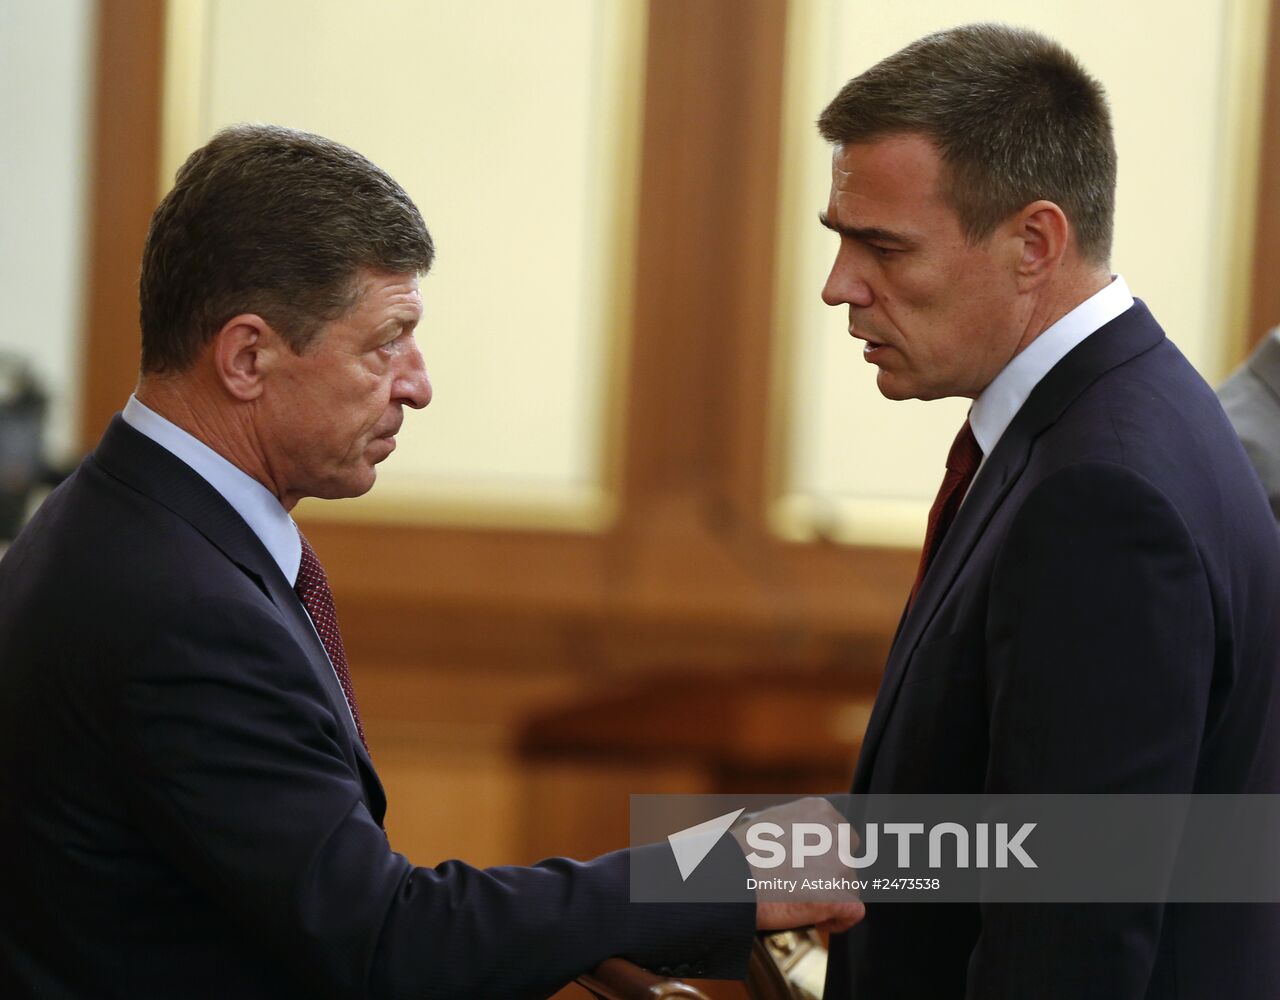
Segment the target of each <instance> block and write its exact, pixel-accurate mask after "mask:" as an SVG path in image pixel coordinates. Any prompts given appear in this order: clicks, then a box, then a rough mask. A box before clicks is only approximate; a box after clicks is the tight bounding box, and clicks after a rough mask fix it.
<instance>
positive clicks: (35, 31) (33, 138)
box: [0, 0, 94, 462]
mask: <svg viewBox="0 0 1280 1000" xmlns="http://www.w3.org/2000/svg"><path fill="white" fill-rule="evenodd" d="M93 15H94V5H93V4H92V3H90V2H89V0H47V2H42V3H21V2H17V0H4V2H0V122H3V123H4V135H3V139H2V140H0V148H2V149H3V152H0V301H3V302H4V304H5V308H4V317H3V320H2V321H0V351H4V352H12V353H14V354H18V355H20V356H21V357H23V358H25V359H26V360H27V361H28V363H29V364H30V365H31V366H32V367H33V368H34V370H35V372H36V374H37V376H38V377H39V379H40V382H41V384H42V386H43V387H44V389H45V391H46V392H48V393H49V396H50V414H49V427H48V439H47V441H46V445H47V448H46V450H47V452H48V455H49V457H50V458H51V459H53V460H55V461H57V462H66V461H67V460H69V459H71V458H73V457H75V445H76V436H77V431H78V420H79V403H80V338H81V324H82V322H83V304H84V303H83V283H84V233H85V218H84V216H85V191H86V188H87V184H88V176H89V166H90V165H89V162H88V154H89V132H90V129H89V109H90V106H91V101H92V91H91V85H92V80H91V77H92V64H93V60H92V54H93V42H94V16H93Z"/></svg>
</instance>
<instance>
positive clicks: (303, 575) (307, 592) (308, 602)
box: [293, 531, 369, 750]
mask: <svg viewBox="0 0 1280 1000" xmlns="http://www.w3.org/2000/svg"><path fill="white" fill-rule="evenodd" d="M298 537H299V538H300V539H301V540H302V563H301V565H299V566H298V582H297V583H295V584H294V585H293V589H294V590H296V591H297V592H298V598H299V599H300V600H301V601H302V606H303V607H304V608H306V609H307V614H309V615H310V616H311V623H312V624H313V625H315V627H316V633H317V634H318V635H319V636H320V641H321V642H322V643H324V651H325V652H326V653H328V654H329V662H330V663H332V664H333V672H334V673H335V674H337V675H338V683H339V684H341V685H342V693H343V694H344V695H345V696H346V699H347V705H348V707H349V708H350V709H351V718H353V719H354V720H355V723H356V732H357V733H359V734H360V742H361V743H363V744H364V748H365V749H366V750H368V749H369V744H368V741H366V740H365V738H364V725H363V724H362V723H361V722H360V709H359V708H357V707H356V690H355V688H354V687H353V686H352V684H351V670H350V668H348V666H347V651H346V650H345V649H344V648H343V646H342V633H341V632H339V631H338V614H337V612H336V611H335V610H334V607H333V591H331V590H330V589H329V578H328V577H327V576H325V575H324V567H323V566H321V565H320V560H319V559H317V558H316V550H315V549H313V548H312V547H311V543H310V542H308V541H307V536H306V535H304V534H303V533H302V532H301V531H299V532H298Z"/></svg>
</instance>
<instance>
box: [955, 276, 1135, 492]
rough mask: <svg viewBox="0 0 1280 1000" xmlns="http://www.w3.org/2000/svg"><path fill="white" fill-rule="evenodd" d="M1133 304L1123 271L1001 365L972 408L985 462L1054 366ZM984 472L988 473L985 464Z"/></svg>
mask: <svg viewBox="0 0 1280 1000" xmlns="http://www.w3.org/2000/svg"><path fill="white" fill-rule="evenodd" d="M1132 306H1133V296H1132V295H1131V294H1129V286H1128V285H1127V284H1125V280H1124V278H1122V277H1120V275H1118V274H1117V275H1115V276H1114V277H1113V278H1112V280H1111V283H1110V284H1108V285H1107V286H1106V287H1105V288H1103V289H1101V290H1100V291H1097V292H1095V293H1094V294H1093V295H1091V296H1089V298H1087V299H1085V300H1084V301H1083V302H1081V303H1080V304H1079V305H1078V306H1076V307H1075V308H1074V309H1072V310H1071V311H1070V312H1069V313H1067V314H1066V315H1065V316H1063V317H1062V318H1061V319H1060V320H1058V321H1057V322H1056V323H1054V324H1053V325H1052V326H1050V327H1049V328H1048V329H1046V330H1045V331H1044V332H1043V333H1042V334H1040V336H1038V337H1036V339H1035V340H1033V341H1031V343H1030V344H1028V345H1027V346H1026V347H1025V348H1024V349H1023V350H1022V351H1021V352H1020V353H1019V354H1017V355H1016V356H1015V357H1014V359H1013V360H1012V361H1010V362H1009V363H1008V364H1007V365H1005V366H1004V368H1003V369H1001V371H1000V374H999V375H997V376H996V377H995V378H993V379H992V380H991V384H990V385H988V386H987V387H986V388H985V389H983V390H982V394H981V395H979V396H978V398H977V399H975V400H974V401H973V407H972V408H971V409H970V410H969V426H970V427H971V428H973V436H974V437H975V438H977V439H978V445H979V447H981V448H982V464H983V465H985V464H986V461H987V456H988V455H990V454H991V452H992V451H993V450H994V449H995V446H996V444H997V442H999V440H1000V438H1001V436H1002V435H1003V434H1004V432H1005V431H1006V430H1007V429H1008V427H1009V424H1011V423H1012V422H1013V418H1014V417H1015V416H1017V413H1018V411H1019V410H1020V409H1022V404H1023V403H1025V402H1026V401H1027V397H1028V396H1030V395H1031V390H1033V389H1034V388H1035V387H1036V386H1037V385H1038V384H1039V382H1040V380H1041V379H1042V378H1044V377H1045V376H1046V375H1048V374H1049V370H1050V369H1051V368H1053V366H1054V365H1056V364H1057V363H1058V362H1059V361H1061V360H1062V359H1063V358H1065V357H1066V356H1067V354H1069V353H1070V352H1071V350H1072V348H1074V347H1075V346H1076V345H1077V344H1079V343H1080V342H1081V341H1083V340H1084V339H1085V338H1086V337H1088V336H1090V335H1091V334H1092V333H1094V332H1095V331H1097V330H1098V329H1100V328H1101V327H1103V326H1105V325H1106V324H1107V323H1110V322H1111V321H1112V320H1113V319H1115V318H1116V317H1117V316H1119V315H1120V314H1121V313H1123V312H1125V311H1126V310H1128V309H1129V308H1130V307H1132ZM978 471H979V472H981V471H982V466H981V465H980V466H978Z"/></svg>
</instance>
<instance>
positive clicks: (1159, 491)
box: [827, 302, 1280, 1000]
mask: <svg viewBox="0 0 1280 1000" xmlns="http://www.w3.org/2000/svg"><path fill="white" fill-rule="evenodd" d="M1278 672H1280V544H1278V543H1277V536H1276V531H1275V526H1274V525H1273V523H1272V521H1271V516H1270V512H1269V510H1268V508H1267V502H1266V498H1265V497H1264V496H1263V494H1262V491H1261V489H1260V487H1259V485H1258V482H1257V479H1256V477H1255V476H1254V475H1253V474H1252V472H1251V471H1250V469H1249V466H1248V463H1247V460H1246V458H1245V455H1244V453H1243V451H1242V450H1241V447H1240V444H1239V442H1238V441H1237V440H1236V436H1235V434H1234V433H1233V431H1232V429H1231V426H1230V424H1229V423H1228V422H1227V420H1226V417H1225V416H1224V415H1223V412H1222V409H1221V407H1220V406H1219V405H1218V402H1217V400H1216V399H1215V397H1214V395H1213V392H1212V390H1211V389H1210V388H1209V387H1208V386H1207V385H1206V384H1205V383H1204V382H1203V380H1202V379H1201V378H1200V377H1199V376H1198V375H1197V374H1196V373H1195V371H1194V370H1193V369H1192V368H1191V366H1190V365H1189V364H1188V363H1187V361H1186V359H1185V358H1183V356H1182V355H1181V354H1180V353H1179V351H1178V350H1177V348H1175V347H1174V346H1173V344H1171V343H1170V342H1169V341H1168V340H1166V339H1165V336H1164V334H1163V332H1162V331H1161V329H1160V327H1159V326H1158V325H1157V323H1156V322H1155V320H1154V319H1153V318H1152V317H1151V314H1150V313H1149V312H1148V311H1147V309H1146V307H1145V306H1144V305H1142V304H1141V303H1140V302H1139V303H1137V304H1135V305H1134V306H1133V308H1131V309H1129V310H1128V311H1127V312H1125V313H1124V314H1122V315H1121V316H1119V317H1117V318H1116V319H1115V320H1113V321H1112V322H1110V323H1108V324H1107V325H1106V326H1104V327H1102V328H1101V329H1100V330H1098V331H1097V332H1096V333H1094V334H1093V335H1092V336H1090V337H1088V338H1087V339H1086V340H1084V341H1083V342H1082V343H1081V344H1079V345H1078V346H1077V347H1076V348H1075V349H1074V350H1072V351H1071V352H1070V353H1069V354H1068V355H1067V356H1066V357H1064V358H1063V359H1062V360H1061V361H1060V362H1059V363H1058V364H1057V365H1056V366H1055V367H1054V368H1053V369H1052V370H1051V371H1050V372H1049V373H1048V374H1047V375H1046V376H1045V378H1044V379H1043V380H1042V381H1041V382H1040V384H1039V385H1037V386H1036V388H1035V389H1034V391H1033V392H1032V393H1031V395H1030V397H1029V398H1028V399H1027V401H1026V403H1025V404H1024V405H1023V407H1022V409H1021V410H1020V411H1019V412H1018V414H1017V415H1016V416H1015V418H1014V420H1013V422H1012V423H1011V424H1010V426H1009V428H1008V429H1007V430H1006V432H1005V434H1004V436H1003V437H1001V438H1000V440H999V443H998V444H997V445H996V446H995V448H994V449H993V450H992V453H991V455H990V456H988V458H987V462H986V465H985V466H984V468H983V469H982V471H981V473H980V474H979V476H978V478H977V479H976V480H975V481H974V484H973V487H972V489H971V491H970V494H969V496H968V497H967V498H966V500H965V503H964V505H963V506H962V508H961V509H960V512H959V514H958V516H957V518H956V520H955V522H954V523H953V525H952V527H951V529H950V531H949V532H948V533H947V535H946V537H945V538H944V540H943V542H942V545H941V547H940V548H939V550H938V552H937V554H936V556H935V559H934V562H933V564H932V565H931V567H930V569H929V572H928V574H927V576H926V577H925V580H924V582H923V585H922V588H921V590H920V592H919V595H918V598H917V600H916V601H915V603H914V604H913V605H912V606H911V607H910V608H909V610H908V611H907V612H906V614H905V616H904V618H903V620H902V622H901V625H900V626H899V631H898V634H897V636H896V638H895V640H894V643H893V646H892V648H891V651H890V653H889V658H888V662H887V665H886V667H885V672H884V677H883V680H882V682H881V687H880V691H879V694H878V695H877V698H876V703H875V707H874V710H873V712H872V715H871V719H870V722H869V724H868V729H867V733H866V737H865V740H864V743H863V747H862V752H861V755H860V759H859V761H858V766H857V769H856V771H855V776H854V781H853V792H854V793H855V794H868V793H881V792H894V793H942V792H954V793H962V794H966V793H981V792H990V793H1011V794H1013V793H1035V792H1043V793H1085V792H1129V793H1185V792H1218V793H1254V792H1277V791H1280V683H1278ZM1278 849H1280V848H1278ZM827 996H828V998H829V1000H839V998H842V997H851V996H852V997H857V998H858V1000H887V998H913V1000H914V998H918V1000H949V998H962V997H970V998H974V1000H1015V998H1016V1000H1025V998H1028V997H1035V998H1037V1000H1054V998H1062V1000H1081V998H1085V997H1099V998H1106V1000H1141V998H1144V997H1145V998H1148V1000H1174V998H1177V1000H1215V998H1222V997H1231V998H1232V1000H1264V998H1268V1000H1269V998H1275V997H1277V996H1280V909H1278V908H1277V907H1275V906H1269V905H1268V906H1263V905H1229V906H1228V905H1214V906H1208V905H1177V904H1174V905H1156V904H1151V905H1127V904H1126V905H1100V904H1091V905H1078V906H1077V905H1069V906H1068V905H1040V906H1023V905H1011V904H1003V905H982V906H980V905H978V904H972V905H968V904H958V903H957V904H934V905H928V904H915V903H889V902H886V903H882V904H880V905H874V904H872V905H870V906H868V914H867V917H866V920H865V921H864V922H863V923H862V924H860V925H859V926H857V927H855V928H854V929H853V930H852V931H851V932H849V933H848V934H845V935H841V936H839V937H837V939H836V940H835V941H834V942H833V948H832V958H831V964H830V967H829V978H828V993H827Z"/></svg>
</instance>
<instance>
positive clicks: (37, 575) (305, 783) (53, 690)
mask: <svg viewBox="0 0 1280 1000" xmlns="http://www.w3.org/2000/svg"><path fill="white" fill-rule="evenodd" d="M0 781H2V782H3V784H2V785H0V857H3V859H4V867H5V871H6V874H5V878H4V882H3V887H2V888H0V918H2V919H0V995H3V996H6V997H18V996H57V997H86V998H87V997H93V998H103V997H121V998H130V1000H136V998H140V997H147V998H167V997H183V998H190V997H217V998H228V997H235V998H237V1000H246V998H255V997H263V998H266V997H271V998H283V997H295V996H296V997H309V998H310V997H321V996H323V997H350V998H356V997H361V998H364V997H371V998H374V997H376V998H381V997H518V996H545V995H547V994H548V993H550V992H552V991H554V990H555V989H556V988H557V987H558V986H559V985H560V984H562V983H564V982H565V981H567V980H569V979H570V978H572V977H573V976H574V975H575V974H577V973H579V972H582V971H584V970H587V969H589V968H591V967H592V966H593V965H595V964H596V963H597V962H598V961H600V960H602V959H604V958H606V957H609V956H611V955H615V954H617V955H624V956H627V957H629V958H632V959H634V960H635V961H637V962H640V963H642V964H646V965H650V966H662V965H672V964H675V963H681V974H690V975H698V974H703V975H712V974H719V975H724V976H732V975H740V974H741V973H742V972H743V970H744V969H745V963H746V959H747V955H748V951H749V947H750V942H751V939H752V929H753V923H754V906H753V905H751V904H749V903H738V904H726V905H723V906H711V905H703V906H687V907H677V906H669V905H662V904H635V905H633V904H630V903H628V901H627V900H628V894H629V855H628V853H627V852H618V853H615V854H611V855H606V856H605V857H603V858H600V859H597V860H595V861H592V862H588V863H577V862H573V861H568V860H563V859H559V860H551V861H547V862H544V863H542V864H540V865H538V866H535V867H531V868H494V869H487V870H478V869H475V868H471V867H468V866H467V865H464V864H462V863H459V862H455V861H450V862H446V863H444V864H441V865H439V866H438V867H436V868H434V869H431V868H420V867H415V866H414V865H412V864H410V863H409V862H408V861H407V860H406V859H405V858H404V857H402V856H401V855H399V854H396V853H394V852H393V851H392V850H391V848H390V847H389V845H388V843H387V839H386V836H385V834H384V832H383V829H382V819H383V813H384V810H385V807H386V800H385V798H384V796H383V792H382V787H381V785H380V784H379V782H378V778H377V776H376V774H375V773H374V769H373V765H372V763H371V762H370V760H369V757H368V756H367V754H366V753H365V751H364V749H363V747H362V746H361V745H360V742H359V740H358V739H357V738H356V735H355V732H354V729H353V725H352V722H351V719H350V716H349V713H348V711H347V707H346V704H345V702H344V700H343V695H342V692H341V690H340V688H339V686H338V684H337V681H336V679H335V678H334V675H333V670H332V668H331V667H330V666H329V663H328V661H327V659H326V658H325V654H324V650H323V647H322V646H321V644H320V642H319V640H318V638H317V637H316V634H315V632H314V630H313V629H312V627H311V624H310V622H309V620H308V619H307V617H306V614H305V612H304V611H303V609H302V607H301V605H300V603H299V601H298V599H297V597H296V595H295V594H294V592H293V590H292V588H291V586H290V585H289V583H288V582H287V581H286V580H285V579H284V577H283V575H282V574H281V573H280V570H279V568H278V567H277V565H276V563H275V562H274V560H273V559H272V558H271V556H270V555H269V554H268V553H267V551H266V550H265V548H264V547H263V546H262V544H261V542H260V541H259V540H258V538H257V536H255V535H254V534H253V532H252V531H251V530H250V529H249V527H248V526H247V525H246V524H245V523H244V521H243V520H242V519H241V518H240V517H239V516H238V515H237V514H236V513H235V511H234V510H233V509H232V508H231V507H230V506H229V505H228V504H227V503H226V501H225V500H223V498H222V497H221V496H220V495H219V494H218V493H217V492H216V491H215V490H214V489H213V488H212V487H211V486H209V484H208V483H206V482H205V480H203V479H202V478H200V477H199V476H198V475H196V474H195V473H194V472H193V471H192V470H191V469H189V468H188V467H187V466H186V465H185V464H183V463H182V462H180V461H179V460H178V459H177V458H175V457H174V456H173V455H171V454H170V453H169V452H168V451H166V450H165V449H163V448H161V447H160V446H159V445H156V444H155V443H154V442H152V441H150V440H149V439H147V438H145V437H144V436H142V435H140V434H138V433H137V432H136V431H134V430H133V429H132V428H130V427H129V426H128V425H127V424H125V423H124V422H123V421H122V420H121V419H120V418H119V417H117V418H116V419H115V420H114V421H113V422H112V424H111V426H110V428H109V429H108V431H107V433H106V435H105V436H104V437H103V440H102V442H101V443H100V445H99V447H98V448H97V450H96V451H95V453H94V454H93V455H92V456H90V457H89V458H87V459H86V460H85V462H84V463H83V464H82V465H81V467H80V468H79V470H78V471H77V472H76V473H75V474H74V475H73V476H72V477H71V478H70V479H69V480H68V481H67V482H66V483H64V484H63V485H62V486H61V487H60V488H59V489H58V490H57V491H55V492H54V494H53V495H52V496H50V498H49V499H48V500H47V501H46V502H45V504H44V505H43V506H42V507H41V509H40V510H39V511H38V512H37V514H36V516H35V518H34V519H33V520H32V522H31V523H30V524H29V525H28V527H27V528H26V530H24V532H23V533H22V534H21V536H20V537H19V538H18V539H17V540H16V541H15V543H14V544H13V546H12V547H11V548H10V550H9V552H8V553H7V554H6V555H5V557H4V559H3V560H2V561H0ZM724 841H725V843H724V844H722V845H721V846H720V848H718V850H722V853H725V855H726V858H725V859H724V860H725V863H728V864H735V863H736V864H737V865H738V866H739V867H740V868H741V874H742V877H743V879H744V880H745V877H746V873H747V872H746V866H745V862H744V861H743V859H742V857H741V852H740V851H739V850H738V849H737V847H736V846H734V845H733V844H732V842H731V841H732V838H724ZM663 850H665V847H664V848H663ZM667 853H668V854H669V852H667ZM733 854H736V855H737V857H736V861H735V859H733V858H732V857H731V855H733Z"/></svg>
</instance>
